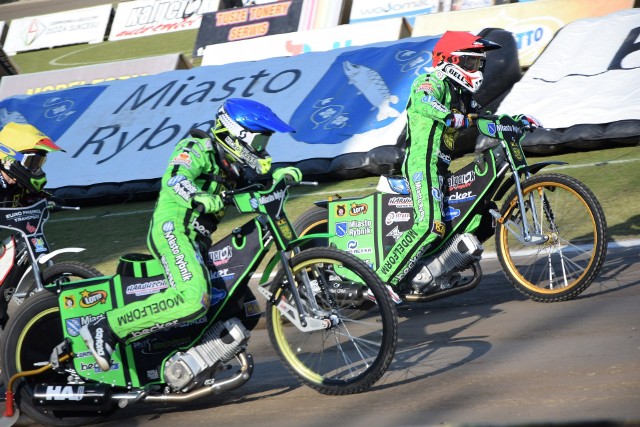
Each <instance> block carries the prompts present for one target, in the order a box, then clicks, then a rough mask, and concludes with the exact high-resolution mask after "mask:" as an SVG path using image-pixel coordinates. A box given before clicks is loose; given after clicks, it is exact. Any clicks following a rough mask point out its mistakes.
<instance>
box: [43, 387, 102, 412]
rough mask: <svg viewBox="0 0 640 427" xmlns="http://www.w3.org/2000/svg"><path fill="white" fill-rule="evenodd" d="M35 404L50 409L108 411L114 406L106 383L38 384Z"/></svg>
mask: <svg viewBox="0 0 640 427" xmlns="http://www.w3.org/2000/svg"><path fill="white" fill-rule="evenodd" d="M33 406H37V407H40V408H43V409H48V410H63V411H65V410H66V411H106V410H109V409H110V408H111V407H112V406H113V401H112V398H111V387H110V386H108V385H106V384H37V385H36V386H35V387H34V390H33Z"/></svg>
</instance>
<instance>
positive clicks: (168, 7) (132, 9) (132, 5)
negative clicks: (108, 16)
mask: <svg viewBox="0 0 640 427" xmlns="http://www.w3.org/2000/svg"><path fill="white" fill-rule="evenodd" d="M218 2H219V0H136V1H125V2H121V3H118V5H117V8H116V15H115V17H114V18H113V23H112V24H111V31H110V32H109V40H123V39H130V38H134V37H142V36H151V35H155V34H165V33H172V32H174V31H182V30H193V29H197V28H198V27H200V22H201V20H202V15H203V14H205V13H209V12H215V11H216V10H218Z"/></svg>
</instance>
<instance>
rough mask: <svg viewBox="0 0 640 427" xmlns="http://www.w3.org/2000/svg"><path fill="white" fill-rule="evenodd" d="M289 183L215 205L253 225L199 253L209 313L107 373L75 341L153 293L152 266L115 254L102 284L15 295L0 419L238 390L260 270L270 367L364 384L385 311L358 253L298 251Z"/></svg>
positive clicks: (382, 295)
mask: <svg viewBox="0 0 640 427" xmlns="http://www.w3.org/2000/svg"><path fill="white" fill-rule="evenodd" d="M291 185H292V184H290V183H287V182H286V179H285V178H282V179H280V180H278V181H277V182H275V183H274V184H273V185H272V186H271V187H270V188H266V189H265V188H264V187H263V186H262V185H260V184H252V185H249V186H248V187H245V188H243V189H238V190H235V191H230V192H227V193H226V194H225V195H224V197H225V200H226V202H227V203H229V204H232V205H234V206H235V207H236V208H237V210H238V211H239V212H241V213H247V214H252V218H251V219H250V220H249V221H248V222H246V223H245V224H244V225H242V226H240V227H237V228H235V229H234V230H233V231H232V232H231V234H230V235H228V236H226V237H224V238H223V239H221V240H219V241H218V242H216V243H215V244H213V245H212V246H211V247H210V248H208V250H207V251H206V254H203V255H204V256H203V259H204V262H205V263H206V265H207V267H208V269H209V271H210V277H211V281H212V288H211V293H210V299H211V301H210V308H209V310H208V312H207V313H206V314H205V316H204V317H202V318H200V319H197V320H195V321H192V322H187V323H179V324H175V325H157V327H152V328H149V330H148V331H144V333H145V335H143V336H138V337H135V338H133V339H131V340H130V341H129V342H127V343H126V344H125V345H122V344H119V345H118V346H117V347H116V351H115V352H114V354H113V357H112V365H111V369H110V370H109V371H107V372H103V371H102V370H101V369H100V368H99V367H98V366H97V365H96V363H95V360H94V359H93V357H92V355H91V353H90V352H89V351H88V350H87V348H86V346H85V344H84V342H83V340H82V338H81V337H80V336H79V333H78V331H79V329H80V327H81V326H82V325H83V324H84V323H86V322H89V321H91V320H92V319H95V318H96V317H97V316H101V315H103V313H104V312H105V311H107V310H109V309H111V308H113V307H118V306H121V305H122V304H125V303H127V302H129V301H133V300H137V299H141V298H145V297H146V296H148V295H150V294H152V293H155V292H161V291H162V290H163V289H165V288H166V287H167V284H166V282H165V280H164V276H163V274H162V272H163V269H162V266H161V264H160V262H159V261H156V260H155V259H153V258H152V257H151V256H150V255H145V254H129V255H125V256H123V257H121V259H120V262H119V265H118V267H117V274H115V275H114V276H109V277H101V278H95V279H88V280H82V281H77V282H71V283H55V284H53V285H50V286H47V287H45V289H46V290H45V291H44V292H40V293H38V294H37V295H35V296H34V297H31V298H29V299H27V300H26V302H25V303H24V304H23V305H22V306H21V307H20V309H19V310H18V312H17V313H16V315H15V316H13V317H12V318H11V319H10V321H9V323H8V325H7V328H6V332H5V338H4V339H3V340H2V343H1V345H0V356H1V358H2V367H3V369H2V375H3V377H4V378H5V381H6V384H7V385H8V387H7V388H8V392H7V407H6V411H5V419H7V420H9V421H12V420H13V419H15V418H16V414H17V413H18V412H19V411H22V412H23V413H24V414H26V415H27V416H28V417H30V418H32V419H33V420H35V421H37V422H39V423H42V424H46V425H66V426H69V425H86V424H93V423H96V422H99V421H101V420H103V419H105V418H106V417H108V416H109V415H111V414H112V413H113V412H115V411H116V410H118V409H119V408H124V407H127V406H129V405H134V404H136V403H146V404H171V405H179V404H182V403H187V402H191V401H194V400H196V399H202V398H204V397H206V396H210V395H213V394H214V393H222V392H225V391H227V390H231V389H234V388H237V387H239V386H241V385H242V384H244V383H245V382H246V381H248V380H249V378H250V377H251V375H252V372H253V369H254V362H253V358H252V356H251V355H250V354H248V353H247V343H248V341H249V339H250V337H251V333H250V330H251V329H252V328H253V327H254V326H255V325H256V323H257V322H258V319H259V318H260V312H261V308H260V307H259V305H258V303H257V301H256V298H255V296H254V294H253V292H252V291H251V289H250V288H249V281H250V279H251V278H252V275H254V273H255V272H256V271H257V268H258V266H259V265H260V264H261V262H262V261H263V260H264V261H265V263H266V266H265V267H264V271H263V273H262V275H261V278H260V281H259V285H258V286H257V290H258V292H259V293H260V295H262V296H264V297H265V298H266V304H265V305H266V313H265V318H266V319H265V320H266V328H267V329H268V334H269V337H270V340H271V343H272V344H273V346H274V347H275V349H276V351H277V353H278V355H279V357H280V359H281V361H282V363H283V364H284V365H285V366H286V367H287V368H288V370H289V371H290V372H291V373H292V374H293V375H294V376H295V377H296V378H297V379H298V380H299V381H300V382H301V383H303V384H305V385H307V386H309V387H311V388H313V389H315V390H317V391H318V392H320V393H323V394H328V395H342V394H350V393H358V392H362V391H365V390H367V389H368V388H369V387H371V386H372V385H373V384H374V383H375V382H376V381H377V380H378V379H379V378H380V377H381V376H382V375H383V373H384V372H385V371H386V369H387V368H388V366H389V364H390V363H391V360H392V358H393V356H394V353H395V348H396V342H397V329H398V326H397V316H396V312H395V306H394V305H393V303H392V302H391V299H390V297H389V294H388V291H387V289H386V287H385V286H384V285H383V283H382V282H381V281H380V279H379V278H378V277H377V275H375V273H374V272H373V271H372V270H371V269H370V268H369V267H368V266H367V265H366V264H365V263H364V262H362V261H361V260H359V259H358V258H357V257H355V256H353V255H351V254H348V253H346V252H343V251H339V250H336V249H332V248H311V249H307V250H300V245H301V243H302V242H303V241H304V240H305V239H308V238H314V237H318V236H313V235H309V236H307V237H306V238H302V239H299V238H298V237H297V236H296V234H295V231H294V230H293V228H292V225H291V223H290V221H289V219H288V218H287V215H286V213H285V211H284V209H283V208H284V203H285V200H286V198H287V192H288V189H289V187H290V186H291ZM256 214H257V215H256ZM170 232H171V231H170V230H167V233H170ZM324 237H326V235H324ZM274 245H275V247H276V249H277V250H276V251H271V253H273V252H275V255H272V258H271V259H270V260H269V261H268V262H267V255H268V253H269V249H270V248H272V247H273V246H274ZM339 269H340V270H341V271H342V273H340V272H338V270H339ZM347 276H348V277H347ZM175 303H176V304H178V303H179V301H177V300H176V301H175ZM167 304H169V302H167ZM169 308H170V307H169ZM154 309H155V308H154V307H149V310H150V312H152V311H153V310H154ZM167 326H170V327H169V328H167ZM5 424H9V423H8V422H7V423H5Z"/></svg>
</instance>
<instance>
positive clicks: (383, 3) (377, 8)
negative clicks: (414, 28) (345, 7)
mask: <svg viewBox="0 0 640 427" xmlns="http://www.w3.org/2000/svg"><path fill="white" fill-rule="evenodd" d="M439 3H440V0H419V1H411V2H408V1H406V0H391V1H389V0H353V2H352V4H351V15H350V17H349V23H351V24H353V23H356V22H363V21H374V20H379V19H385V18H398V17H399V18H405V19H406V20H407V21H408V22H409V23H410V24H411V25H413V21H414V19H415V18H416V16H418V15H424V14H429V13H436V12H438V10H439V7H440V5H439Z"/></svg>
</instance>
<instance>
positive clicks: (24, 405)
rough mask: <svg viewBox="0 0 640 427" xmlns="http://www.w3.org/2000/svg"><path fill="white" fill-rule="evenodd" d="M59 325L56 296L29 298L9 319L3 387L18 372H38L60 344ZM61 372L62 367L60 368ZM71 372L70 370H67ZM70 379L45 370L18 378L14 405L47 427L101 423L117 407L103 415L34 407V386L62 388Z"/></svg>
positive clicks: (2, 347) (2, 348) (0, 350)
mask: <svg viewBox="0 0 640 427" xmlns="http://www.w3.org/2000/svg"><path fill="white" fill-rule="evenodd" d="M62 340H63V334H62V324H61V320H60V308H59V306H58V298H57V296H56V294H54V293H52V292H49V291H42V292H39V293H37V294H35V295H34V296H32V297H29V298H28V299H27V300H26V301H25V302H24V304H22V305H21V306H20V308H19V309H18V310H17V311H16V313H15V314H14V315H13V316H12V317H11V318H10V319H9V322H8V323H7V326H6V328H5V331H4V336H3V339H2V342H1V343H0V357H1V358H2V380H3V381H4V384H5V385H8V384H9V379H10V378H11V377H12V376H13V375H15V374H16V373H18V372H24V371H30V370H35V369H38V368H41V367H43V366H45V365H47V364H48V363H49V359H50V357H51V354H52V351H53V349H54V348H55V346H57V345H58V344H60V343H62ZM61 368H62V366H61ZM69 368H72V366H69ZM69 377H70V374H69V373H68V372H65V371H64V370H63V369H60V370H53V369H49V370H47V371H45V372H42V373H40V374H37V375H33V376H26V377H22V378H19V379H18V380H17V381H16V382H15V383H14V385H13V392H14V395H15V404H16V405H17V406H18V407H19V408H20V411H21V412H22V413H24V414H25V415H26V416H28V417H29V418H31V419H32V420H34V421H36V422H38V423H40V424H43V425H49V426H81V425H88V424H95V423H99V422H101V421H104V420H105V419H106V418H107V417H108V416H109V415H110V414H111V413H113V412H114V411H115V410H117V407H115V408H112V409H110V410H109V411H105V412H101V413H100V412H87V411H51V410H45V409H43V408H40V407H38V406H36V405H34V402H33V390H34V387H35V386H36V385H37V384H42V383H45V384H51V385H64V384H67V379H68V378H69Z"/></svg>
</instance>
